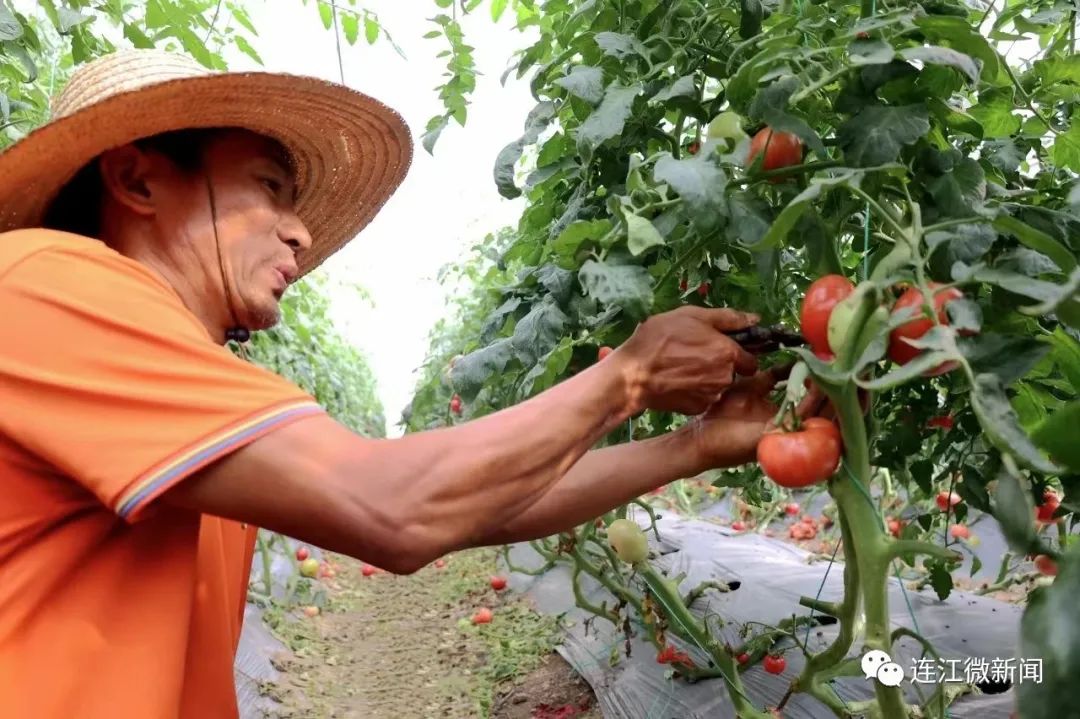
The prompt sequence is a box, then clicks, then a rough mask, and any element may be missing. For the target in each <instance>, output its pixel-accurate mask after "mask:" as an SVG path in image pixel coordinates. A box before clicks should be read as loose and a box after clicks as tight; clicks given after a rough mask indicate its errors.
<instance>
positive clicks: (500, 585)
mask: <svg viewBox="0 0 1080 719" xmlns="http://www.w3.org/2000/svg"><path fill="white" fill-rule="evenodd" d="M491 588H492V589H494V590H495V591H496V592H501V591H502V590H504V589H506V577H492V578H491Z"/></svg>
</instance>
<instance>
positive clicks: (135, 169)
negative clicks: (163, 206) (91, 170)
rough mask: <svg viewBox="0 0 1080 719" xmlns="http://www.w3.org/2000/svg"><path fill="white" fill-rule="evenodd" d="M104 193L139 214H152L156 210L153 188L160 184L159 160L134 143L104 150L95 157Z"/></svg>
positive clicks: (160, 168)
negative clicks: (98, 156)
mask: <svg viewBox="0 0 1080 719" xmlns="http://www.w3.org/2000/svg"><path fill="white" fill-rule="evenodd" d="M98 167H99V169H100V171H101V181H102V184H103V185H104V188H105V193H106V194H107V195H109V196H110V197H112V198H113V199H114V200H115V201H117V202H119V203H121V204H122V205H124V206H125V207H126V208H128V209H129V210H131V211H132V212H135V213H136V214H139V215H152V214H154V211H155V209H156V204H157V202H156V200H157V199H158V198H157V197H156V196H155V193H154V188H155V187H160V185H159V183H158V182H156V180H160V173H161V171H162V162H161V159H160V158H158V157H155V156H153V155H151V154H149V153H147V152H144V151H143V150H141V149H139V148H138V147H136V146H135V145H124V146H123V147H118V148H116V149H114V150H109V151H108V152H105V153H104V154H103V155H102V156H101V158H100V159H99V160H98Z"/></svg>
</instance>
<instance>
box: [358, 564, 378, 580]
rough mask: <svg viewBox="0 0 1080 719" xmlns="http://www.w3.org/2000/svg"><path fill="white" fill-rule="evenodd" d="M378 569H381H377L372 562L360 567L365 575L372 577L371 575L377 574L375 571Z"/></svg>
mask: <svg viewBox="0 0 1080 719" xmlns="http://www.w3.org/2000/svg"><path fill="white" fill-rule="evenodd" d="M377 571H379V570H377V569H376V568H375V567H373V566H371V565H370V564H365V565H363V566H361V567H360V573H361V574H363V575H364V576H365V577H370V576H371V575H373V574H375V572H377Z"/></svg>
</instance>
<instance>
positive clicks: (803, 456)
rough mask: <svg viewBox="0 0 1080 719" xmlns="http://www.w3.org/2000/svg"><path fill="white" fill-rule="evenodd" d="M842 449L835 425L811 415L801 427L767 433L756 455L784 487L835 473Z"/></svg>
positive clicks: (823, 477) (813, 481)
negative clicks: (793, 429)
mask: <svg viewBox="0 0 1080 719" xmlns="http://www.w3.org/2000/svg"><path fill="white" fill-rule="evenodd" d="M840 450H841V439H840V430H838V429H837V428H836V425H834V424H833V423H832V422H830V421H829V420H827V419H823V418H821V417H811V418H810V419H807V420H806V421H804V422H803V427H802V429H800V430H796V431H794V432H783V431H771V432H768V433H766V434H765V436H764V437H762V438H761V441H760V442H759V443H758V447H757V459H758V463H759V464H761V469H762V470H763V471H764V472H765V474H766V476H768V477H769V479H771V480H772V481H774V482H776V483H777V484H778V485H780V486H781V487H788V488H794V487H807V486H809V485H811V484H816V483H818V482H821V481H823V480H825V479H828V478H829V477H831V476H832V474H833V472H835V471H836V467H837V465H838V464H839V462H840Z"/></svg>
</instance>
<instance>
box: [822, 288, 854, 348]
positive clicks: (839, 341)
mask: <svg viewBox="0 0 1080 719" xmlns="http://www.w3.org/2000/svg"><path fill="white" fill-rule="evenodd" d="M853 297H854V294H851V295H848V296H847V297H846V298H845V299H843V300H841V301H840V302H839V303H837V305H836V306H835V307H833V310H832V312H831V313H830V314H829V328H828V332H829V349H830V350H832V351H833V354H837V355H838V354H840V350H841V348H842V347H843V346H844V341H845V340H846V339H847V333H848V327H850V326H851V318H852V315H854V314H855V310H856V309H858V307H859V304H858V303H859V300H858V299H857V298H856V301H854V302H852V298H853Z"/></svg>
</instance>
